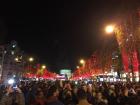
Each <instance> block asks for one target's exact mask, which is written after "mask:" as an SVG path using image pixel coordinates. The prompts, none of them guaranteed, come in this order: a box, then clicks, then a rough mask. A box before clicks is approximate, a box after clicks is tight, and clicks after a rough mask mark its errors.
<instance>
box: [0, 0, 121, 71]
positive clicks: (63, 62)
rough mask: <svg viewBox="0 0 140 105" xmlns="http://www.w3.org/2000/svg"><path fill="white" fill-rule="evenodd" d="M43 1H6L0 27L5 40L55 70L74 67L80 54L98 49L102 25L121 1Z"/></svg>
mask: <svg viewBox="0 0 140 105" xmlns="http://www.w3.org/2000/svg"><path fill="white" fill-rule="evenodd" d="M46 1H47V2H44V3H41V2H28V3H18V4H17V3H13V2H11V3H12V4H10V3H9V4H8V5H7V6H4V8H3V9H2V10H1V12H2V13H1V15H2V16H1V17H0V27H1V32H2V35H3V39H4V42H6V43H8V42H9V41H11V40H16V41H17V42H18V44H19V46H20V47H21V49H22V50H24V51H25V52H26V53H29V54H34V55H36V56H38V58H39V59H40V61H41V62H42V63H45V64H47V66H48V68H49V69H50V70H54V71H56V70H59V69H63V68H71V69H73V68H75V67H76V65H77V64H78V60H79V59H80V58H85V59H86V58H88V57H90V56H91V54H92V53H93V52H94V51H95V50H97V49H99V48H100V46H102V42H101V39H105V37H104V36H103V33H102V31H103V30H102V29H103V25H104V24H105V23H107V22H109V21H110V19H111V18H112V17H113V16H114V14H115V13H116V12H117V10H118V7H119V6H120V4H121V2H120V0H92V2H89V1H88V0H83V1H82V0H73V1H71V0H46ZM93 1H94V2H93ZM107 1H108V2H107ZM1 37H2V36H1Z"/></svg>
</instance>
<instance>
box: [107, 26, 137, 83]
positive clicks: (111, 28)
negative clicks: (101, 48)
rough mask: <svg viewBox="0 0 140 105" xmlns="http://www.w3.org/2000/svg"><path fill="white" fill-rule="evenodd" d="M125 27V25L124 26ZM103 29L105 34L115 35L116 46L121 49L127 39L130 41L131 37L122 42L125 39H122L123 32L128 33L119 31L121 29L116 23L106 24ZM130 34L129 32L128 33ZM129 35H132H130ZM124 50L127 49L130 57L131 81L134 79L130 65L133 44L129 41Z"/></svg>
mask: <svg viewBox="0 0 140 105" xmlns="http://www.w3.org/2000/svg"><path fill="white" fill-rule="evenodd" d="M124 27H125V26H124ZM105 31H106V33H107V34H111V33H114V35H115V37H116V40H117V42H118V46H119V48H120V49H121V48H122V47H123V48H125V46H124V45H125V44H127V43H128V40H130V41H132V39H128V38H127V39H126V42H124V41H125V40H124V39H123V38H124V36H123V34H126V35H127V34H128V33H123V34H122V33H121V31H123V30H122V29H120V26H118V25H108V26H106V27H105ZM130 35H131V34H130ZM131 37H132V35H131ZM122 45H123V46H122ZM125 50H128V52H129V59H130V66H131V68H130V69H131V73H132V78H133V79H132V81H134V71H133V67H132V66H133V65H132V59H133V58H132V54H131V53H132V50H133V45H132V43H131V45H130V46H129V47H128V48H127V49H125Z"/></svg>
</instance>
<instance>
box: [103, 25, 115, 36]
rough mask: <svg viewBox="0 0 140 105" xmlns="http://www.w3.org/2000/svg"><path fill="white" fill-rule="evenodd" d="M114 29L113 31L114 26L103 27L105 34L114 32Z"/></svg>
mask: <svg viewBox="0 0 140 105" xmlns="http://www.w3.org/2000/svg"><path fill="white" fill-rule="evenodd" d="M114 29H115V26H114V25H108V26H106V27H105V32H106V33H108V34H110V33H113V32H114Z"/></svg>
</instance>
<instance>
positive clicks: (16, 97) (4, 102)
mask: <svg viewBox="0 0 140 105" xmlns="http://www.w3.org/2000/svg"><path fill="white" fill-rule="evenodd" d="M0 105H25V99H24V95H23V93H22V91H21V90H20V89H19V88H18V87H17V89H13V88H12V87H11V86H8V87H7V89H6V94H5V95H4V96H3V97H2V99H1V101H0Z"/></svg>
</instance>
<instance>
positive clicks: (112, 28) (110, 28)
mask: <svg viewBox="0 0 140 105" xmlns="http://www.w3.org/2000/svg"><path fill="white" fill-rule="evenodd" d="M116 31H117V29H116V25H108V26H106V27H105V32H106V33H107V34H111V33H115V37H116V35H117V33H116ZM130 59H131V62H132V58H131V57H130ZM131 66H132V64H131ZM131 72H132V78H133V81H134V72H133V67H132V68H131Z"/></svg>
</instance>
